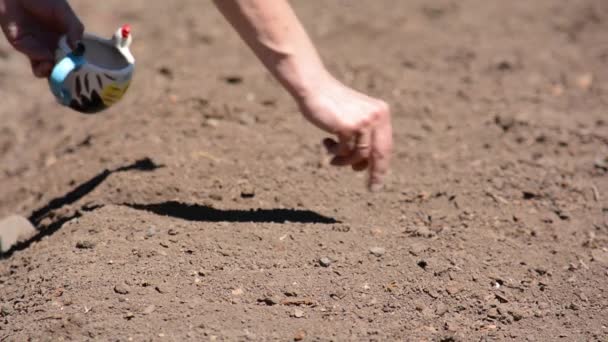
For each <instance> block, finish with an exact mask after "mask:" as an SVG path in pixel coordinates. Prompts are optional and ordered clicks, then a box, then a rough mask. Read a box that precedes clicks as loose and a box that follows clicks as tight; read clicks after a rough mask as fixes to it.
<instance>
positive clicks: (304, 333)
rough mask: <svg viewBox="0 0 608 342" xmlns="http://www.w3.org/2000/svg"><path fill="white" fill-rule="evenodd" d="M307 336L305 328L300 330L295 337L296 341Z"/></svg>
mask: <svg viewBox="0 0 608 342" xmlns="http://www.w3.org/2000/svg"><path fill="white" fill-rule="evenodd" d="M305 337H306V332H305V331H304V330H300V331H298V332H297V333H296V334H295V336H294V337H293V340H294V341H302V340H303V339H304V338H305Z"/></svg>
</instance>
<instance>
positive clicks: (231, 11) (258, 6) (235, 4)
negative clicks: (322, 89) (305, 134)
mask: <svg viewBox="0 0 608 342" xmlns="http://www.w3.org/2000/svg"><path fill="white" fill-rule="evenodd" d="M214 1H215V4H216V6H217V7H218V8H219V9H220V11H221V12H222V14H223V15H224V16H225V17H226V19H228V21H229V22H230V23H231V24H232V26H234V28H235V29H236V30H237V32H238V33H239V34H240V35H241V37H242V38H243V40H244V41H245V42H246V43H247V45H249V47H250V48H251V49H252V50H253V51H254V53H255V54H256V55H257V56H258V58H259V59H260V60H261V61H262V63H264V65H265V66H266V68H268V70H269V71H270V72H271V73H272V74H273V75H274V76H275V77H276V78H277V79H278V80H279V82H281V84H282V85H283V86H284V87H285V88H286V89H287V91H289V92H290V93H291V94H292V96H294V97H302V96H306V92H307V90H308V89H310V88H311V87H313V86H314V84H315V83H316V82H318V80H319V78H321V77H325V68H324V66H323V63H322V62H321V59H320V58H319V55H318V54H317V51H316V49H315V47H314V45H313V43H312V42H311V40H310V38H309V37H308V34H307V33H306V31H305V30H304V28H303V27H302V24H301V23H300V21H299V20H298V18H297V17H296V15H295V13H294V12H293V10H292V8H291V7H290V6H289V3H288V2H287V1H285V0H271V1H268V0H214Z"/></svg>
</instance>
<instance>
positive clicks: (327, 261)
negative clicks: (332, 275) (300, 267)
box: [319, 257, 331, 267]
mask: <svg viewBox="0 0 608 342" xmlns="http://www.w3.org/2000/svg"><path fill="white" fill-rule="evenodd" d="M319 265H321V266H323V267H329V266H331V260H330V259H329V258H327V257H324V258H321V259H319Z"/></svg>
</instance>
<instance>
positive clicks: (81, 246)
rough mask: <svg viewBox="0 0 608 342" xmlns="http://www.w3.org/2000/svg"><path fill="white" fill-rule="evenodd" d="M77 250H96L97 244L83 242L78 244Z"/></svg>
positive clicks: (87, 241)
mask: <svg viewBox="0 0 608 342" xmlns="http://www.w3.org/2000/svg"><path fill="white" fill-rule="evenodd" d="M76 248H78V249H93V248H95V243H94V242H92V241H89V240H82V241H78V242H76Z"/></svg>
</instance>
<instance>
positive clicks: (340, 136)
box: [296, 76, 393, 191]
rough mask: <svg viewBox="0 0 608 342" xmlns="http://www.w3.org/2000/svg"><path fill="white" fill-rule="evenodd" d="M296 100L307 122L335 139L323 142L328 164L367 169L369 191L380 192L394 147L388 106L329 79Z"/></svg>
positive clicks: (331, 78) (358, 169) (356, 169)
mask: <svg viewBox="0 0 608 342" xmlns="http://www.w3.org/2000/svg"><path fill="white" fill-rule="evenodd" d="M296 101H297V102H298V104H299V106H300V109H301V111H302V113H303V114H304V116H305V117H306V118H307V119H308V120H309V121H311V122H312V123H313V124H315V125H316V126H318V127H319V128H321V129H323V130H325V131H326V132H329V133H332V134H335V135H336V136H337V140H334V139H331V138H327V139H325V140H324V141H323V143H324V145H325V148H326V149H327V150H328V152H329V153H330V154H332V155H333V159H332V161H331V164H332V165H335V166H351V167H352V169H353V170H355V171H364V170H369V181H368V186H369V189H370V190H372V191H377V190H380V188H381V187H382V180H383V178H384V176H385V175H386V173H387V172H388V169H389V162H390V154H391V150H392V145H393V138H392V127H391V116H390V109H389V106H388V105H387V104H386V103H385V102H384V101H382V100H378V99H374V98H371V97H369V96H366V95H364V94H361V93H359V92H357V91H355V90H353V89H351V88H348V87H347V86H345V85H343V84H342V83H340V82H339V81H337V80H336V79H334V78H333V77H331V76H328V77H326V78H325V80H323V81H321V82H320V84H318V85H317V86H316V87H315V88H314V90H312V91H310V92H309V93H307V94H306V95H305V96H303V97H302V98H299V99H298V98H296Z"/></svg>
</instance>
